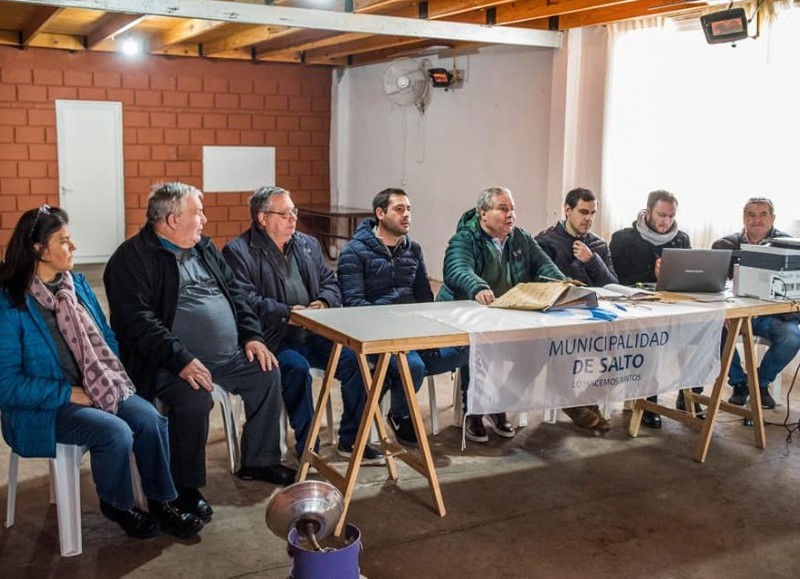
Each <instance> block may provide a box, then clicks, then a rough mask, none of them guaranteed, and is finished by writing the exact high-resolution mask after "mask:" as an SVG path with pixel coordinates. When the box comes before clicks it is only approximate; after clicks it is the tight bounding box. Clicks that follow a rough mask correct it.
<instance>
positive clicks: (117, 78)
mask: <svg viewBox="0 0 800 579" xmlns="http://www.w3.org/2000/svg"><path fill="white" fill-rule="evenodd" d="M93 80H94V86H97V87H102V88H120V87H121V86H122V75H121V74H120V73H118V72H96V73H94V78H93Z"/></svg>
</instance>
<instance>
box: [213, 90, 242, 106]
mask: <svg viewBox="0 0 800 579" xmlns="http://www.w3.org/2000/svg"><path fill="white" fill-rule="evenodd" d="M214 108H215V109H234V110H236V109H238V108H239V95H238V94H216V95H214Z"/></svg>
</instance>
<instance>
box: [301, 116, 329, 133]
mask: <svg viewBox="0 0 800 579" xmlns="http://www.w3.org/2000/svg"><path fill="white" fill-rule="evenodd" d="M300 130H301V131H324V130H325V120H324V119H323V117H308V116H306V117H300Z"/></svg>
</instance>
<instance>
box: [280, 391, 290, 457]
mask: <svg viewBox="0 0 800 579" xmlns="http://www.w3.org/2000/svg"><path fill="white" fill-rule="evenodd" d="M280 425H281V438H280V440H281V442H280V448H281V457H283V458H286V457H287V456H288V455H289V445H288V444H287V443H286V437H287V436H288V435H289V415H288V414H286V407H285V406H284V405H283V403H281V420H280Z"/></svg>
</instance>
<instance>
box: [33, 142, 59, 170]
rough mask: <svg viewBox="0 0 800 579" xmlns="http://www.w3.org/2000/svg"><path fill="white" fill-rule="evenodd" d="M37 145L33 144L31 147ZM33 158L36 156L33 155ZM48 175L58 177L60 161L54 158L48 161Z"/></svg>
mask: <svg viewBox="0 0 800 579" xmlns="http://www.w3.org/2000/svg"><path fill="white" fill-rule="evenodd" d="M35 146H37V145H31V148H33V147H35ZM33 158H34V157H33V155H31V159H33ZM47 176H48V177H56V178H58V161H55V160H53V161H50V162H49V163H47Z"/></svg>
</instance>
